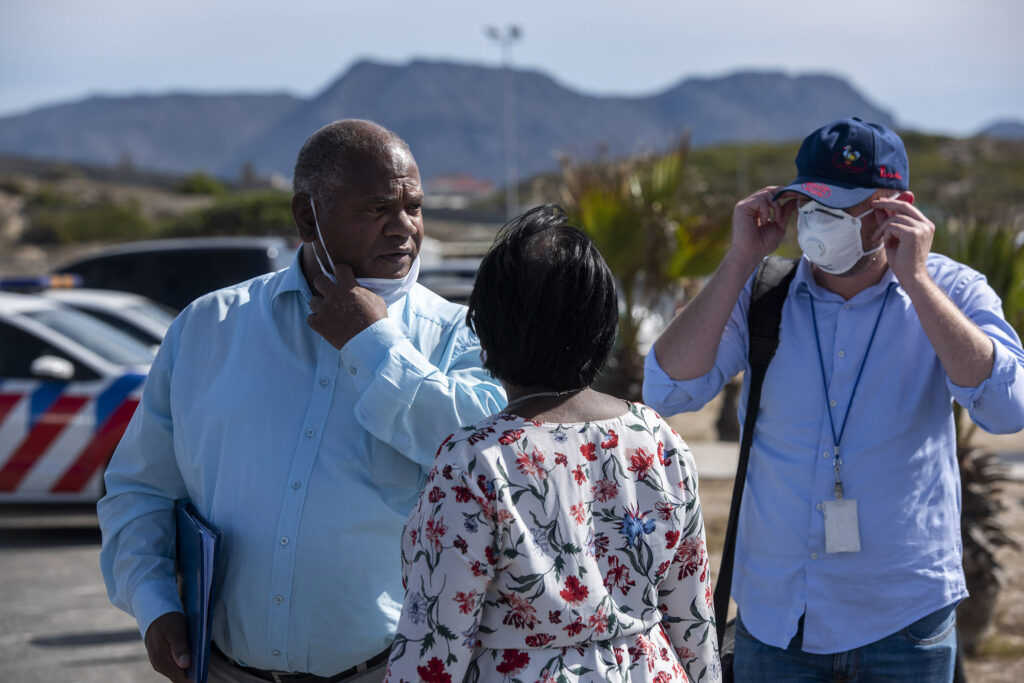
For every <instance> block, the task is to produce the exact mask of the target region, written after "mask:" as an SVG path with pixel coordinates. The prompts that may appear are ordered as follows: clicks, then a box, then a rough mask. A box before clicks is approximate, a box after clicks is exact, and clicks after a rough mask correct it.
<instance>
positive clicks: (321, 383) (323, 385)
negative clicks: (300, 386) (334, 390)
mask: <svg viewBox="0 0 1024 683" xmlns="http://www.w3.org/2000/svg"><path fill="white" fill-rule="evenodd" d="M328 384H330V380H328V379H327V378H326V377H323V378H321V379H320V386H322V387H326V386H327V385H328Z"/></svg>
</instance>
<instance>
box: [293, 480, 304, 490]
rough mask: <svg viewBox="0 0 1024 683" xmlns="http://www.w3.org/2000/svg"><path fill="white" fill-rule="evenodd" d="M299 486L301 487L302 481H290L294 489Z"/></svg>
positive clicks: (297, 488)
mask: <svg viewBox="0 0 1024 683" xmlns="http://www.w3.org/2000/svg"><path fill="white" fill-rule="evenodd" d="M301 487H302V483H301V482H298V481H293V482H292V488H293V489H295V490H296V491H298V490H299V489H300V488H301Z"/></svg>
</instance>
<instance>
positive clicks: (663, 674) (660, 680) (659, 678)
mask: <svg viewBox="0 0 1024 683" xmlns="http://www.w3.org/2000/svg"><path fill="white" fill-rule="evenodd" d="M671 681H672V677H671V676H669V675H668V672H667V671H659V672H658V673H657V674H655V676H654V683H671Z"/></svg>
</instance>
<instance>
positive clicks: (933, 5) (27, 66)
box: [0, 0, 1024, 134]
mask: <svg viewBox="0 0 1024 683" xmlns="http://www.w3.org/2000/svg"><path fill="white" fill-rule="evenodd" d="M511 22H514V23H517V24H518V25H519V26H521V27H522V29H523V32H524V35H523V38H522V40H521V41H519V42H518V43H517V44H516V45H515V47H514V50H513V61H514V62H515V64H516V65H517V66H522V67H529V68H533V69H537V70H540V71H543V72H546V73H548V74H550V75H551V76H553V77H554V78H556V79H557V80H558V81H560V82H561V83H562V84H564V85H566V86H569V87H572V88H574V89H577V90H580V91H583V92H588V93H599V94H646V93H651V92H655V91H659V90H662V89H664V88H666V87H668V86H671V85H673V84H675V83H677V82H678V81H680V80H682V79H683V78H686V77H691V76H719V75H723V74H726V73H729V72H731V71H735V70H737V69H758V70H782V71H785V72H788V73H790V74H798V73H822V72H824V73H830V74H836V75H840V76H843V77H845V78H847V79H849V80H850V81H851V82H852V83H853V85H854V87H856V88H857V89H859V90H860V91H861V92H862V93H863V94H864V95H866V96H867V97H868V98H870V99H871V100H872V101H874V102H875V103H876V104H878V105H880V106H882V107H884V108H886V109H888V110H889V111H891V112H892V113H893V114H894V115H895V116H896V118H897V120H898V121H899V122H900V123H901V124H904V125H910V126H913V127H916V128H919V129H923V130H931V131H937V132H948V133H954V134H964V133H971V132H974V131H975V130H977V129H978V128H980V127H981V126H983V125H985V124H987V123H989V122H991V121H993V120H995V119H1000V118H1016V119H1021V120H1024V47H1022V45H1024V40H1022V37H1021V30H1022V28H1024V2H1022V1H1021V0H973V2H967V1H966V0H865V1H862V2H859V3H858V2H853V1H851V0H817V2H810V1H807V0H802V1H797V0H775V1H774V2H765V1H763V0H741V1H730V0H718V1H711V2H708V1H706V0H705V1H704V2H690V1H685V0H675V1H670V0H632V1H631V2H623V1H621V0H620V1H619V2H604V1H602V0H590V1H589V2H582V1H581V0H518V1H513V2H502V3H497V2H491V1H489V0H448V1H443V0H442V1H433V2H431V1H430V0H427V1H423V0H420V1H419V2H413V1H412V0H409V1H404V2H400V1H397V0H333V1H332V0H290V1H288V0H274V1H268V0H246V1H244V2H243V1H241V0H201V1H200V0H175V1H174V2H162V3H157V2H147V1H146V0H89V1H88V2H86V1H85V0H5V2H4V8H3V11H2V15H0V116H4V115H8V114H13V113H20V112H23V111H27V110H29V109H31V108H34V107H38V106H41V105H47V104H53V103H57V102H63V101H68V100H73V99H78V98H81V97H83V96H86V95H90V94H96V93H103V94H109V95H127V94H135V93H150V94H153V93H164V92H168V91H191V92H220V91H235V92H237V91H258V92H270V91H286V92H290V93H293V94H296V95H300V96H309V95H312V94H315V93H316V92H318V91H319V90H320V89H321V88H323V87H324V86H326V85H328V84H329V83H330V82H332V81H333V80H334V79H335V78H336V77H337V76H339V75H340V74H341V73H342V72H343V71H344V70H345V69H346V68H347V67H348V66H349V65H350V64H351V63H352V62H353V61H354V60H357V59H360V58H367V57H368V58H375V59H379V60H384V61H389V62H395V63H401V62H405V61H408V60H409V59H411V58H415V57H425V58H431V59H451V60H457V61H463V62H474V63H484V64H492V65H495V64H498V63H499V48H498V46H497V45H496V44H495V43H494V42H493V41H491V40H489V39H488V38H487V37H486V36H485V35H484V27H485V26H487V25H497V26H505V25H507V24H509V23H511ZM414 104H415V103H410V106H414Z"/></svg>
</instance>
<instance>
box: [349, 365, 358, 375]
mask: <svg viewBox="0 0 1024 683" xmlns="http://www.w3.org/2000/svg"><path fill="white" fill-rule="evenodd" d="M348 371H349V372H351V373H352V374H353V375H354V374H356V372H357V370H356V366H354V365H350V366H348Z"/></svg>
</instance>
